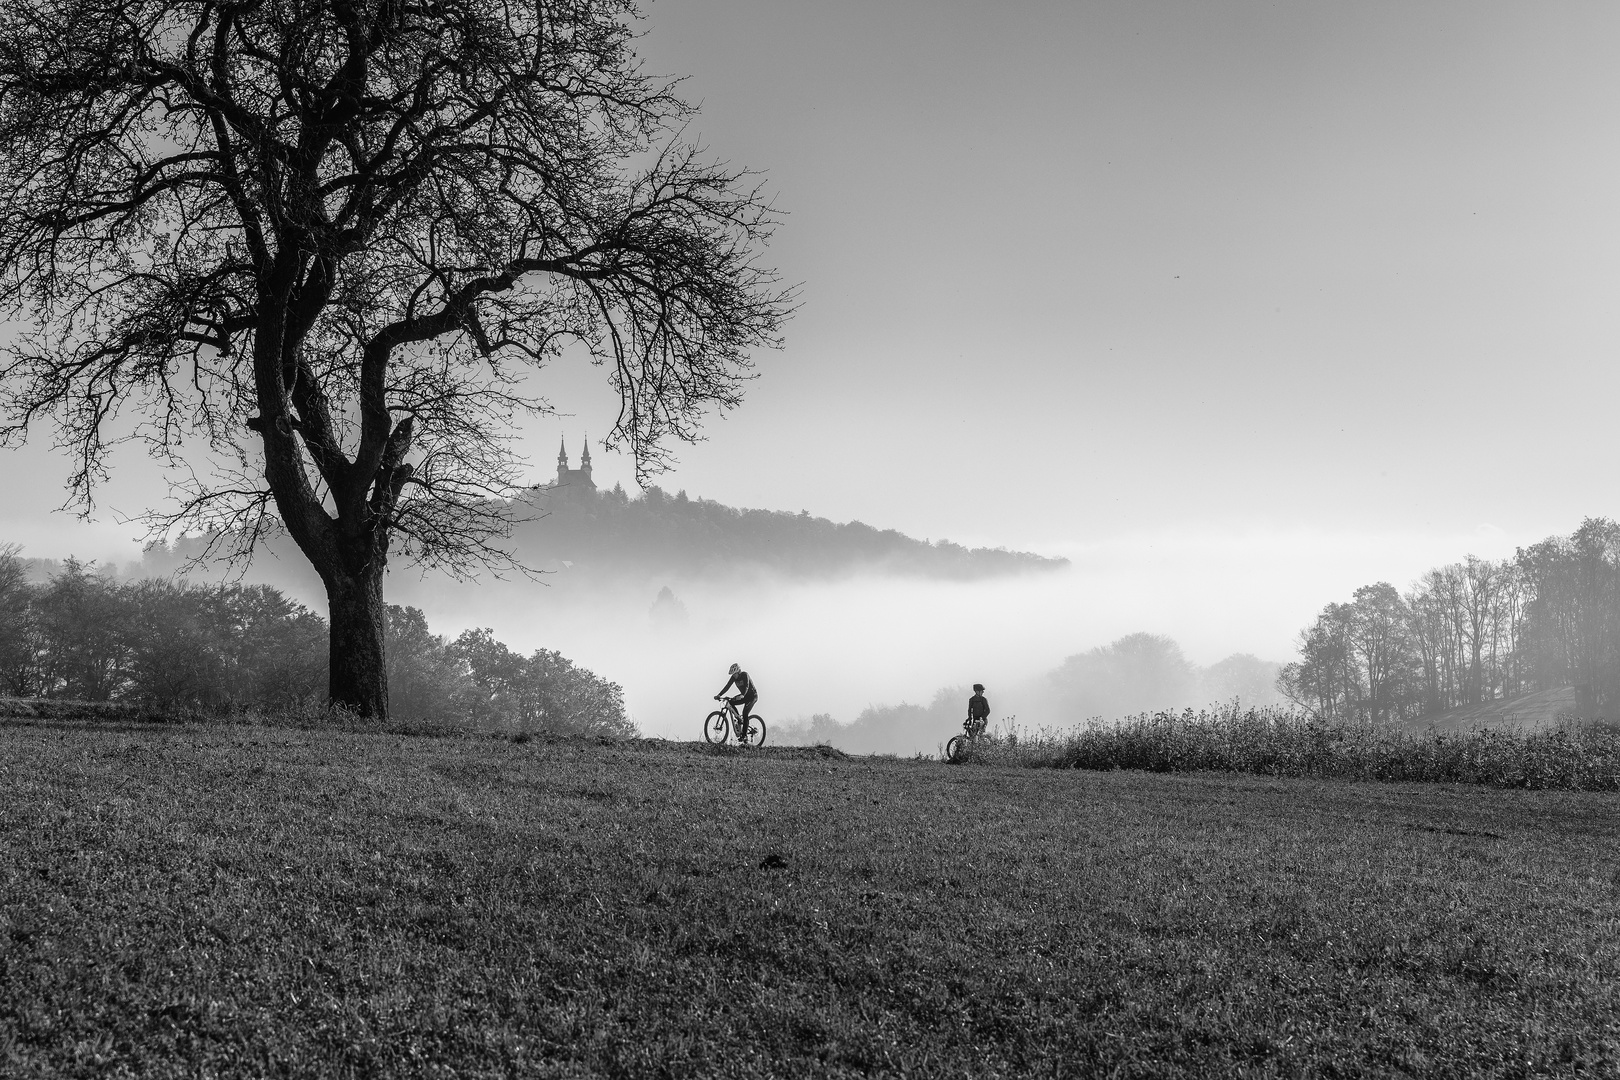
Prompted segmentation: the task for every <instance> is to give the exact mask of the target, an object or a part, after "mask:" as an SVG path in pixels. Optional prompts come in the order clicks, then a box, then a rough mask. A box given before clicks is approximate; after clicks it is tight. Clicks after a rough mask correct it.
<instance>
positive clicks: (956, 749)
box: [945, 735, 968, 762]
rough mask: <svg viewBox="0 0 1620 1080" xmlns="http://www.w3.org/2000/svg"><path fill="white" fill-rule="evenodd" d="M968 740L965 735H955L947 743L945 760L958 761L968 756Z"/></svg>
mask: <svg viewBox="0 0 1620 1080" xmlns="http://www.w3.org/2000/svg"><path fill="white" fill-rule="evenodd" d="M967 748H968V741H967V736H965V735H955V736H952V737H951V741H950V742H948V743H946V744H945V760H946V761H951V762H956V761H961V760H962V759H963V758H965V757H967Z"/></svg>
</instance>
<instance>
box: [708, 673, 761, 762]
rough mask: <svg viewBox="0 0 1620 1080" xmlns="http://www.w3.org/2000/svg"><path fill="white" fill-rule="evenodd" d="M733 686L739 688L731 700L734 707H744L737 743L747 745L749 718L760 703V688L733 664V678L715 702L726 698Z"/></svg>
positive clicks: (721, 690)
mask: <svg viewBox="0 0 1620 1080" xmlns="http://www.w3.org/2000/svg"><path fill="white" fill-rule="evenodd" d="M733 686H735V687H736V688H737V696H736V697H734V698H732V699H731V703H732V704H733V705H741V706H742V726H743V729H742V730H741V731H739V732H737V741H738V742H740V743H747V742H748V716H749V714H750V713H752V712H753V711H754V706H755V705H756V704H758V703H759V687H757V686H755V685H754V680H753V679H750V678H749V677H748V672H746V671H744V670H743V669H742V668H741V667H739V666H738V665H736V664H732V665H731V678H730V679H728V680H726V685H724V686H722V687H721V688H720V692H719V693H718V694H716V695H714V700H716V701H719V700H720V699H721V698H723V697H725V696H726V691H727V690H730V689H731V688H732V687H733Z"/></svg>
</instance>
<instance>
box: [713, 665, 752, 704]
mask: <svg viewBox="0 0 1620 1080" xmlns="http://www.w3.org/2000/svg"><path fill="white" fill-rule="evenodd" d="M733 686H735V687H736V688H737V693H739V694H741V695H742V696H743V697H756V698H757V697H759V691H758V690H757V689H755V688H754V680H753V679H750V678H749V677H748V672H746V671H739V672H737V674H735V675H733V676H732V677H731V678H730V679H729V680H727V681H726V685H724V686H722V687H721V688H720V692H721V693H722V694H723V693H725V692H726V691H727V690H730V689H731V688H732V687H733Z"/></svg>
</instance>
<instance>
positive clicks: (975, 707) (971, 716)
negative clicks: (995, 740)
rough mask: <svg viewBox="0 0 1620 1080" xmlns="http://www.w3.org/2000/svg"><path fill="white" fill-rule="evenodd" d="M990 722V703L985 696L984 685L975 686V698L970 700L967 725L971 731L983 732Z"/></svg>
mask: <svg viewBox="0 0 1620 1080" xmlns="http://www.w3.org/2000/svg"><path fill="white" fill-rule="evenodd" d="M989 722H990V701H989V699H987V698H986V697H985V696H984V683H974V684H973V696H972V697H970V698H968V718H967V724H966V725H965V726H966V727H967V728H968V730H970V731H975V729H976V732H977V731H983V730H984V728H985V725H986V724H988V723H989Z"/></svg>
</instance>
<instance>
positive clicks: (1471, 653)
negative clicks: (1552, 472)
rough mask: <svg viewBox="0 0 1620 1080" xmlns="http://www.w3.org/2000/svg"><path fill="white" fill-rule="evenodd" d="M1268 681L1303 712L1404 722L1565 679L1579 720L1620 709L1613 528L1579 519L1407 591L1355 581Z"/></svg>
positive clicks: (1619, 560)
mask: <svg viewBox="0 0 1620 1080" xmlns="http://www.w3.org/2000/svg"><path fill="white" fill-rule="evenodd" d="M1299 653H1300V659H1299V661H1298V662H1297V663H1293V664H1289V665H1287V666H1286V667H1284V668H1283V670H1282V672H1281V673H1280V675H1279V676H1278V680H1277V687H1278V689H1279V690H1280V691H1281V692H1282V693H1283V695H1284V696H1285V697H1287V698H1288V699H1289V700H1290V701H1293V702H1294V703H1296V704H1298V705H1300V706H1302V707H1304V708H1305V709H1307V710H1308V711H1309V712H1310V713H1311V714H1312V715H1313V716H1316V717H1319V718H1323V719H1331V720H1342V721H1349V722H1357V723H1360V722H1372V723H1377V722H1383V721H1392V720H1406V719H1413V718H1417V717H1421V716H1426V715H1432V714H1434V713H1440V712H1445V711H1446V710H1449V709H1455V708H1459V707H1462V706H1466V705H1479V704H1484V703H1486V702H1490V701H1496V700H1500V699H1505V698H1513V697H1517V696H1519V695H1521V694H1525V693H1530V692H1533V691H1538V690H1550V689H1554V688H1558V687H1565V686H1573V687H1574V688H1575V689H1576V691H1577V695H1578V699H1579V701H1580V705H1581V708H1582V710H1583V711H1584V712H1586V713H1587V715H1588V717H1589V718H1593V719H1595V718H1598V717H1602V716H1608V715H1611V714H1613V713H1614V711H1615V710H1616V707H1617V705H1620V525H1617V524H1616V523H1615V522H1612V521H1609V520H1607V519H1605V518H1589V519H1587V520H1586V521H1584V522H1583V523H1582V524H1581V527H1580V528H1578V529H1576V530H1575V532H1574V533H1573V534H1572V535H1570V536H1567V537H1564V536H1555V537H1550V538H1548V539H1547V540H1544V541H1542V542H1541V543H1539V544H1535V545H1533V546H1531V547H1528V548H1520V549H1519V550H1518V552H1517V553H1516V554H1515V555H1514V557H1513V558H1511V559H1503V560H1500V561H1495V562H1493V561H1490V560H1486V559H1477V558H1474V557H1473V556H1469V557H1468V558H1467V559H1466V560H1464V561H1463V562H1460V563H1454V564H1452V565H1450V566H1443V567H1440V568H1438V569H1435V570H1430V571H1429V572H1428V573H1426V574H1424V575H1423V577H1422V578H1420V579H1419V580H1418V581H1417V583H1416V584H1415V585H1413V586H1412V588H1411V589H1409V590H1408V591H1407V592H1405V593H1402V592H1400V591H1399V590H1397V589H1396V588H1395V587H1394V586H1393V585H1390V584H1389V583H1388V582H1379V583H1377V584H1374V585H1364V586H1362V587H1361V588H1359V589H1357V590H1356V591H1355V593H1354V595H1353V596H1352V597H1351V599H1350V600H1349V602H1347V603H1335V604H1329V605H1328V606H1327V607H1325V608H1323V609H1322V613H1321V614H1320V615H1319V616H1317V618H1316V621H1315V622H1314V623H1312V624H1311V625H1310V626H1308V627H1306V628H1305V629H1304V630H1303V631H1302V632H1301V633H1300V637H1299Z"/></svg>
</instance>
